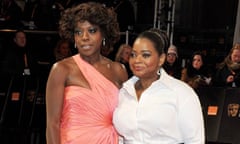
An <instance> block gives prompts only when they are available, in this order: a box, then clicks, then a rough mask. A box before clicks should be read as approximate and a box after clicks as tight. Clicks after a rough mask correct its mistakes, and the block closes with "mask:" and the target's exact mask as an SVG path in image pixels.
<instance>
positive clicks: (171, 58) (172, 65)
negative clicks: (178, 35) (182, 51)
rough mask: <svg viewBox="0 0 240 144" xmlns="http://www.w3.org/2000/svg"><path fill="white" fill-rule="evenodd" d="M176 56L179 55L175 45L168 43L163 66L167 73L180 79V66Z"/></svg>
mask: <svg viewBox="0 0 240 144" xmlns="http://www.w3.org/2000/svg"><path fill="white" fill-rule="evenodd" d="M178 58H179V56H178V51H177V47H176V46H175V45H170V47H169V48H168V50H167V57H166V61H165V62H164V64H163V68H164V69H165V71H166V72H167V73H168V74H169V75H171V76H173V77H175V78H177V79H180V78H181V70H182V67H181V63H180V62H179V59H178Z"/></svg>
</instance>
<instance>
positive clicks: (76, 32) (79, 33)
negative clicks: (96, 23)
mask: <svg viewBox="0 0 240 144" xmlns="http://www.w3.org/2000/svg"><path fill="white" fill-rule="evenodd" d="M74 34H75V35H78V36H80V35H82V31H81V30H75V31H74Z"/></svg>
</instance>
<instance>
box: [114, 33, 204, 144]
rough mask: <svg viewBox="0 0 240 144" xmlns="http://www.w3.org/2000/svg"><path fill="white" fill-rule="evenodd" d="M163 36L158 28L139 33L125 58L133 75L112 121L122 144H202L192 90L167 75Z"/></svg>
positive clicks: (197, 106)
mask: <svg viewBox="0 0 240 144" xmlns="http://www.w3.org/2000/svg"><path fill="white" fill-rule="evenodd" d="M165 47H167V46H166V37H164V35H163V33H162V32H161V31H159V30H158V29H150V30H148V31H145V32H143V33H141V34H140V35H139V36H138V37H137V39H136V40H135V42H134V44H133V50H132V54H131V57H130V59H129V64H130V68H131V70H132V71H133V73H134V76H133V77H132V78H130V79H129V80H128V81H126V82H125V83H124V85H123V87H122V89H121V90H120V93H119V103H118V107H117V108H116V110H115V112H114V116H113V123H114V125H115V127H116V129H117V131H118V133H119V135H120V143H124V144H178V143H184V144H204V143H205V135H204V121H203V115H202V110H201V105H200V102H199V99H198V96H197V95H196V93H195V92H194V90H193V89H192V88H191V87H189V86H188V85H187V84H185V83H184V82H182V81H180V80H177V79H175V78H173V77H171V76H169V75H168V74H167V73H166V72H165V71H164V69H163V68H162V64H163V63H164V60H165V54H164V48H165Z"/></svg>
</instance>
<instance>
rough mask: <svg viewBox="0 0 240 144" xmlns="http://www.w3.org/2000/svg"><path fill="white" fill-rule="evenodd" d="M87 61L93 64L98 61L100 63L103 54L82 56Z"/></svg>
mask: <svg viewBox="0 0 240 144" xmlns="http://www.w3.org/2000/svg"><path fill="white" fill-rule="evenodd" d="M81 57H82V58H83V59H84V60H85V61H86V62H88V63H89V64H91V65H94V64H96V63H99V62H101V61H102V60H103V58H104V57H103V56H102V55H95V56H81Z"/></svg>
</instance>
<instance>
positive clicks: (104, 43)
mask: <svg viewBox="0 0 240 144" xmlns="http://www.w3.org/2000/svg"><path fill="white" fill-rule="evenodd" d="M102 43H103V46H105V45H106V39H105V38H104V39H103V42H102Z"/></svg>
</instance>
